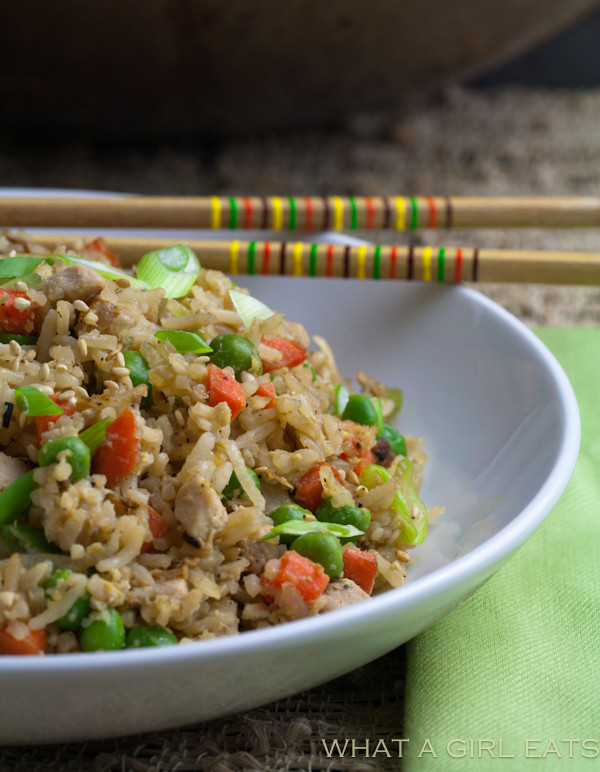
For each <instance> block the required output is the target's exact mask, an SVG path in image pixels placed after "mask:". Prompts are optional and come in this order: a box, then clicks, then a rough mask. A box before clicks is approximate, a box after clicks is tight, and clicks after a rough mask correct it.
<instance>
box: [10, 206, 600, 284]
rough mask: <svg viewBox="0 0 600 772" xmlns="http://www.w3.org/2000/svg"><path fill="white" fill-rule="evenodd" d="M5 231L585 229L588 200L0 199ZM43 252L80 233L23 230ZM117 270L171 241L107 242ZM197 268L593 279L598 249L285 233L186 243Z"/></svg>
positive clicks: (596, 218)
mask: <svg viewBox="0 0 600 772" xmlns="http://www.w3.org/2000/svg"><path fill="white" fill-rule="evenodd" d="M0 223H2V224H3V225H4V226H6V227H10V228H14V227H39V226H49V227H69V228H77V227H86V228H99V229H112V228H153V229H154V228H167V229H170V228H172V229H183V228H199V229H204V228H206V229H213V230H223V229H225V230H230V231H231V232H232V235H240V236H241V235H242V234H243V232H244V230H264V231H265V233H266V232H270V231H276V232H278V233H277V235H279V232H281V233H282V234H283V233H284V232H286V231H287V232H288V233H290V234H291V235H292V236H293V235H294V233H310V232H312V231H323V230H325V231H339V232H341V231H375V230H386V231H393V230H395V231H415V230H418V229H423V228H425V229H427V228H447V229H449V228H484V227H495V228H509V227H510V228H513V227H554V228H566V227H594V226H598V225H599V224H600V198H594V197H574V198H568V197H546V198H544V197H533V198H532V197H529V198H524V197H501V198H499V197H482V198H469V197H444V198H440V197H433V196H425V197H414V196H409V197H402V196H387V197H368V196H360V197H359V196H346V197H342V196H326V197H314V196H305V197H292V196H288V197H278V196H265V197H252V196H241V197H239V196H238V197H218V196H208V197H155V196H144V197H139V196H106V197H104V196H103V197H91V198H79V197H77V198H74V197H27V198H22V197H14V198H10V197H5V198H0ZM27 238H29V239H30V240H31V241H36V242H39V243H42V244H43V245H44V246H46V247H48V248H49V249H53V248H55V247H56V246H57V245H58V244H63V245H65V246H66V247H71V248H72V247H75V246H76V244H77V243H78V242H81V239H82V238H83V239H85V237H83V236H76V235H64V234H59V233H47V234H39V233H36V234H31V235H30V236H28V237H27ZM105 238H106V242H107V245H108V247H109V249H111V250H112V251H114V252H116V253H117V254H119V256H120V257H121V260H122V262H123V264H124V265H125V266H131V265H133V264H134V263H135V262H136V260H137V259H139V257H141V255H143V254H144V253H145V252H148V251H152V250H154V249H160V248H162V247H165V246H169V245H171V244H172V243H173V239H158V238H153V237H151V236H148V237H146V238H128V237H111V236H110V235H108V233H105ZM185 241H186V243H187V244H189V246H190V247H192V248H193V249H194V251H196V253H197V254H198V257H199V259H200V260H201V262H202V264H203V265H204V266H205V267H207V268H215V269H218V270H221V271H224V272H227V273H230V274H233V275H236V274H262V275H281V276H311V277H312V276H316V277H319V276H322V277H345V278H358V279H365V278H371V279H404V280H421V281H433V282H440V283H459V282H464V281H468V282H477V281H483V282H511V283H512V282H516V283H546V284H583V285H585V284H591V285H596V284H600V254H597V253H588V252H550V251H537V250H500V249H477V248H471V247H428V246H424V247H422V246H411V245H381V244H373V245H371V244H370V245H358V246H348V245H340V244H325V243H320V242H314V243H310V242H305V241H291V240H290V241H288V240H283V241H280V240H260V241H256V240H247V241H244V240H242V239H233V240H229V241H221V240H204V239H186V240H185Z"/></svg>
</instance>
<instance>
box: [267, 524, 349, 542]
mask: <svg viewBox="0 0 600 772" xmlns="http://www.w3.org/2000/svg"><path fill="white" fill-rule="evenodd" d="M320 531H328V532H329V533H332V534H333V535H334V536H337V537H338V538H340V539H352V538H355V537H357V536H362V534H363V533H364V531H360V530H359V529H358V528H356V527H355V526H353V525H342V524H341V523H324V522H322V521H320V520H313V521H308V520H288V521H287V522H286V523H281V525H276V526H275V527H274V528H272V529H271V530H270V531H269V533H266V534H265V535H264V536H261V537H260V539H259V541H266V540H267V539H274V538H275V536H301V535H302V534H305V533H319V532H320Z"/></svg>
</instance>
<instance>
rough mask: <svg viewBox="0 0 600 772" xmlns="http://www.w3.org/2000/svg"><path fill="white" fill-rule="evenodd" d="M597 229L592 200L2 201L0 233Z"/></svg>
mask: <svg viewBox="0 0 600 772" xmlns="http://www.w3.org/2000/svg"><path fill="white" fill-rule="evenodd" d="M598 225H600V198H595V197H460V196H456V197H453V196H444V197H439V196H204V197H202V196H201V197H191V196H189V197H169V196H166V197H160V196H106V197H105V196H102V197H100V196H98V197H90V198H87V197H86V198H84V197H68V196H66V197H60V196H57V197H54V196H39V197H0V227H6V228H26V227H69V228H80V227H92V228H201V229H213V230H251V229H258V230H273V231H291V232H294V231H296V232H300V231H306V232H311V231H323V230H324V231H355V230H356V231H358V230H364V231H374V230H396V231H415V230H421V229H427V228H519V227H525V228H526V227H539V228H569V227H594V226H598Z"/></svg>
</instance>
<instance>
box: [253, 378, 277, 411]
mask: <svg viewBox="0 0 600 772" xmlns="http://www.w3.org/2000/svg"><path fill="white" fill-rule="evenodd" d="M254 393H255V394H258V396H259V397H270V398H271V401H270V402H267V404H266V405H265V408H267V407H277V392H276V391H275V386H273V384H272V383H270V382H269V383H261V384H260V386H259V387H258V389H257V390H256V391H255V392H254Z"/></svg>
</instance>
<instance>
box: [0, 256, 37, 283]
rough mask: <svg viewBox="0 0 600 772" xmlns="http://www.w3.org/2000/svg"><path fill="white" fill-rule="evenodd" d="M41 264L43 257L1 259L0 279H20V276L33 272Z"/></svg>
mask: <svg viewBox="0 0 600 772" xmlns="http://www.w3.org/2000/svg"><path fill="white" fill-rule="evenodd" d="M43 262H44V258H43V257H35V256H34V255H16V256H15V257H3V258H2V259H1V260H0V279H20V278H21V277H22V276H25V275H26V274H30V273H31V272H32V271H35V269H36V268H37V267H38V265H41V264H42V263H43ZM5 286H6V285H5Z"/></svg>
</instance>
